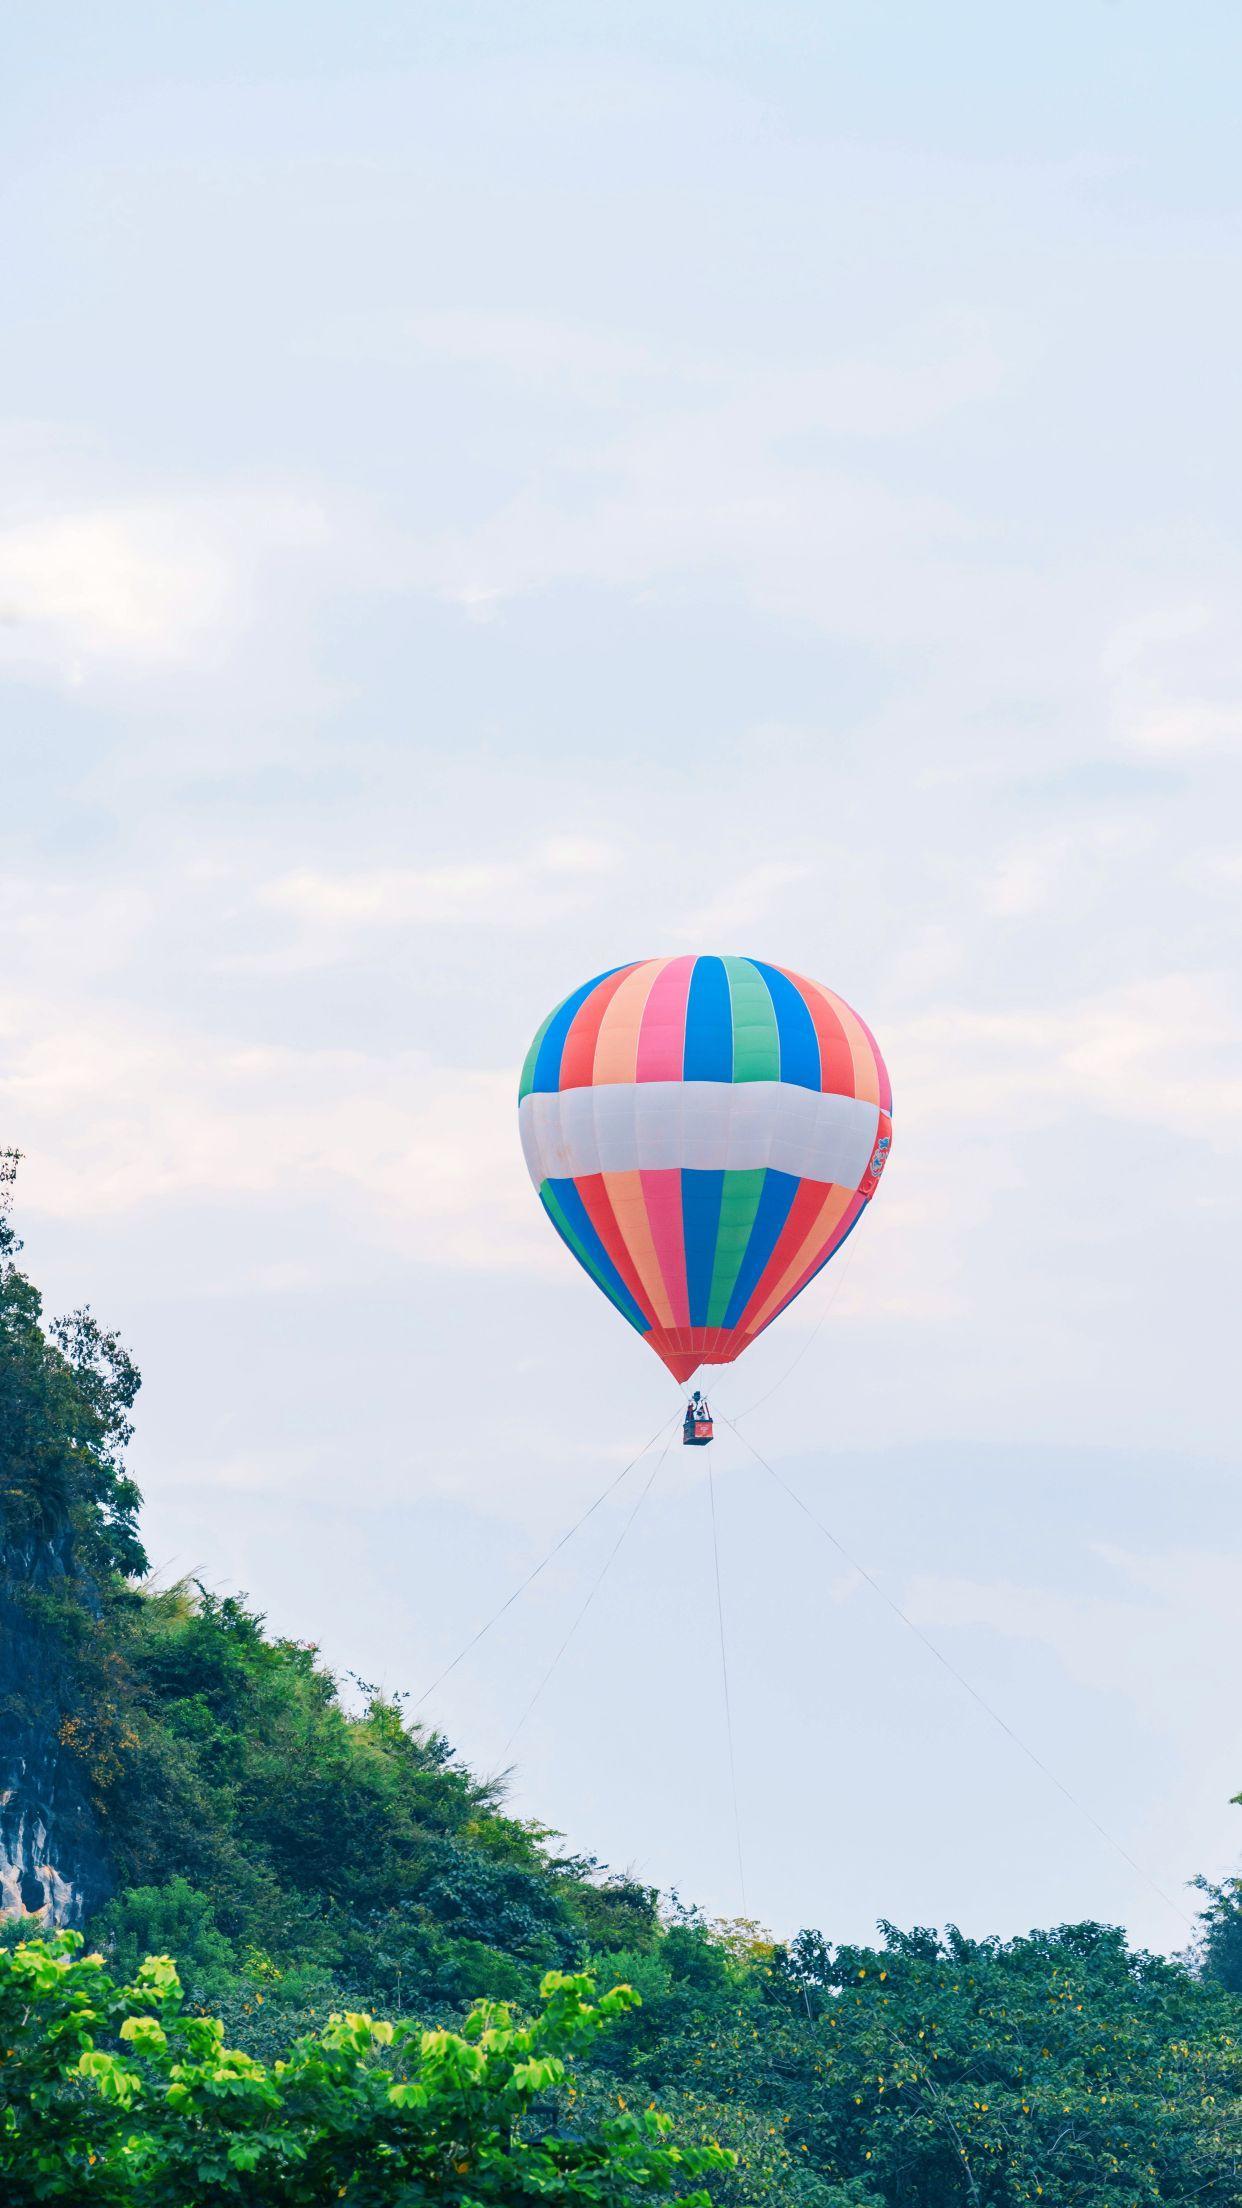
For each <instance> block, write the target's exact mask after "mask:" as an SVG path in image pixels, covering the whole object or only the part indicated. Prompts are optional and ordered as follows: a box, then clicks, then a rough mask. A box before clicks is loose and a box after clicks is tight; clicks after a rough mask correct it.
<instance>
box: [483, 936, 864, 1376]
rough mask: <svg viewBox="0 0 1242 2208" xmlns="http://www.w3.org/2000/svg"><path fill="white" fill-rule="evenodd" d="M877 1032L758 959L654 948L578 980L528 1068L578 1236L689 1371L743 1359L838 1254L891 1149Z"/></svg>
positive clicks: (547, 1172)
mask: <svg viewBox="0 0 1242 2208" xmlns="http://www.w3.org/2000/svg"><path fill="white" fill-rule="evenodd" d="M891 1110H892V1091H891V1088H890V1085H889V1079H888V1075H887V1073H886V1071H885V1067H884V1061H883V1059H882V1058H881V1056H880V1053H879V1050H878V1048H877V1046H876V1043H875V1039H874V1037H873V1036H872V1034H871V1032H870V1030H869V1029H868V1028H867V1027H866V1026H865V1025H864V1024H863V1022H862V1020H860V1019H859V1017H858V1014H857V1013H856V1012H852V1011H851V1010H850V1007H849V1006H848V1005H847V1004H845V1003H844V1002H843V1001H842V999H841V998H840V997H837V996H834V995H833V993H832V991H831V990H830V989H825V988H822V987H821V986H820V984H819V983H818V982H813V981H805V980H803V978H802V977H801V976H800V975H798V974H793V973H789V972H788V971H787V970H786V969H785V968H784V967H783V966H770V965H765V964H764V963H763V961H762V960H760V959H753V958H700V957H693V956H688V957H684V958H652V959H644V960H642V961H640V962H639V963H637V964H635V965H632V966H618V967H616V968H615V969H614V970H613V971H612V972H610V973H606V974H599V975H597V976H596V978H595V979H594V980H593V981H588V982H585V983H584V984H583V986H582V987H581V988H580V989H575V990H574V991H573V993H572V995H570V996H568V997H566V999H565V1001H564V1003H563V1004H560V1005H558V1006H557V1008H556V1010H555V1011H554V1012H552V1013H550V1014H549V1016H548V1018H547V1019H546V1020H545V1021H544V1023H543V1026H542V1027H541V1028H540V1030H539V1032H538V1034H537V1035H536V1037H535V1040H534V1042H533V1043H532V1044H531V1047H530V1050H529V1052H528V1053H527V1057H526V1063H525V1066H524V1067H523V1069H522V1081H521V1088H520V1092H519V1104H518V1111H519V1117H520V1122H521V1132H522V1147H523V1150H524V1152H525V1156H526V1163H527V1166H528V1168H529V1170H530V1176H531V1179H532V1180H533V1182H534V1184H535V1187H536V1188H537V1189H538V1191H539V1195H540V1198H541V1201H542V1203H543V1206H544V1209H545V1210H546V1212H547V1214H548V1217H549V1218H550V1219H551V1221H552V1224H553V1226H554V1227H555V1228H556V1231H557V1233H558V1234H559V1235H560V1236H561V1238H562V1240H563V1241H565V1242H567V1243H568V1245H569V1247H570V1249H571V1250H572V1251H573V1254H574V1256H575V1257H576V1258H577V1259H578V1260H579V1263H580V1264H582V1265H583V1266H585V1268H586V1270H587V1272H588V1273H589V1274H590V1275H591V1277H592V1279H593V1280H594V1281H595V1282H596V1283H597V1285H598V1286H599V1287H600V1288H602V1289H603V1291H604V1294H605V1295H606V1296H607V1297H608V1298H609V1300H610V1301H611V1302H612V1303H614V1304H615V1305H616V1308H617V1309H618V1311H620V1312H621V1313H622V1315H623V1317H625V1318H627V1319H628V1320H629V1322H630V1324H631V1326H633V1327H635V1328H636V1329H637V1331H638V1332H639V1333H640V1334H641V1335H642V1336H643V1338H644V1340H645V1341H647V1342H649V1343H650V1345H651V1347H652V1349H654V1350H655V1352H656V1354H657V1356H659V1357H662V1358H663V1360H664V1363H665V1364H666V1365H667V1366H668V1369H669V1371H670V1372H671V1373H673V1374H674V1376H675V1377H676V1378H677V1379H678V1380H688V1379H689V1377H690V1375H691V1374H692V1373H693V1372H694V1371H695V1370H696V1368H697V1367H698V1366H699V1365H701V1364H707V1365H725V1364H731V1363H732V1361H733V1359H734V1358H735V1357H739V1356H740V1355H741V1353H742V1351H743V1350H744V1349H745V1348H747V1346H748V1345H749V1344H750V1343H751V1342H752V1341H753V1340H754V1339H755V1336H756V1335H757V1334H761V1333H762V1332H763V1329H764V1328H765V1327H766V1326H770V1325H771V1323H772V1320H773V1319H774V1318H776V1317H777V1316H778V1315H779V1314H780V1312H782V1311H783V1310H784V1309H785V1307H786V1305H787V1304H789V1303H791V1302H792V1301H793V1299H794V1297H795V1296H796V1295H798V1294H799V1293H800V1292H801V1290H802V1289H803V1288H805V1287H806V1286H807V1284H808V1282H809V1281H811V1280H813V1279H814V1278H815V1275H816V1273H818V1272H819V1270H820V1268H821V1267H822V1266H824V1265H826V1264H827V1263H828V1260H829V1258H830V1257H832V1256H833V1255H834V1254H835V1252H836V1251H837V1250H839V1249H840V1247H841V1244H842V1243H843V1242H844V1240H845V1238H846V1236H847V1235H848V1234H849V1233H850V1232H851V1231H852V1229H853V1228H854V1226H855V1225H856V1224H857V1222H858V1220H859V1218H860V1217H861V1215H862V1213H863V1211H864V1209H865V1208H866V1205H867V1203H868V1202H869V1201H870V1199H871V1197H872V1196H873V1195H874V1193H875V1190H876V1187H877V1185H878V1183H879V1178H880V1174H881V1172H882V1171H883V1169H884V1164H885V1161H886V1159H887V1156H888V1151H889V1146H890V1144H891V1141H892V1119H891V1116H890V1114H891Z"/></svg>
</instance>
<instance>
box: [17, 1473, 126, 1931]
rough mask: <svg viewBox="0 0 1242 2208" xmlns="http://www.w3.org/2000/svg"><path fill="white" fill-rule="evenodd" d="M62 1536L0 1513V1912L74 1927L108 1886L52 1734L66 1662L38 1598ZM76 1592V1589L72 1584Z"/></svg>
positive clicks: (102, 1859)
mask: <svg viewBox="0 0 1242 2208" xmlns="http://www.w3.org/2000/svg"><path fill="white" fill-rule="evenodd" d="M70 1553H71V1552H70V1541H69V1533H68V1529H67V1528H66V1529H65V1530H64V1532H63V1533H57V1532H55V1531H53V1532H50V1533H48V1532H43V1533H40V1534H38V1535H36V1534H33V1533H30V1532H28V1531H25V1530H22V1531H21V1532H14V1531H12V1530H10V1531H9V1532H8V1533H7V1535H6V1529H5V1524H4V1520H3V1517H2V1516H0V1915H3V1916H6V1917H7V1916H16V1915H19V1914H21V1913H23V1912H25V1913H26V1914H28V1915H29V1914H37V1915H39V1916H41V1917H42V1919H43V1922H44V1924H45V1925H47V1926H48V1927H49V1928H50V1927H53V1926H58V1925H65V1924H78V1923H80V1922H81V1920H82V1918H83V1916H85V1915H88V1914H89V1913H90V1911H91V1910H92V1909H95V1908H97V1907H98V1905H99V1903H100V1902H101V1901H103V1900H104V1899H105V1898H106V1897H107V1895H108V1893H109V1892H110V1891H111V1887H112V1879H111V1875H110V1872H109V1866H108V1858H107V1851H106V1848H105V1846H104V1842H103V1836H102V1833H101V1831H100V1827H99V1821H98V1818H97V1817H96V1815H95V1812H94V1810H93V1808H92V1806H91V1802H90V1798H89V1794H88V1792H87V1787H86V1782H85V1775H84V1773H83V1771H82V1767H81V1764H80V1763H79V1761H78V1758H77V1757H76V1756H75V1755H74V1754H73V1752H72V1750H71V1749H70V1748H68V1747H67V1746H66V1745H65V1743H64V1741H63V1740H62V1738H61V1732H62V1726H63V1724H64V1719H65V1713H66V1707H67V1704H68V1700H69V1691H70V1684H71V1680H70V1662H69V1656H68V1652H67V1649H66V1646H65V1642H64V1639H63V1636H62V1634H61V1632H60V1631H58V1629H57V1626H56V1621H55V1613H54V1606H53V1604H52V1603H50V1602H49V1601H48V1599H47V1598H48V1597H49V1596H54V1595H55V1593H56V1591H57V1589H58V1587H59V1588H60V1589H62V1590H63V1588H64V1584H65V1581H66V1579H67V1576H68V1573H69V1570H70V1562H69V1558H70ZM79 1592H80V1590H79Z"/></svg>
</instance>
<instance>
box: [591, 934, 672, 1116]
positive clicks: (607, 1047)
mask: <svg viewBox="0 0 1242 2208" xmlns="http://www.w3.org/2000/svg"><path fill="white" fill-rule="evenodd" d="M671 964H672V960H671V959H668V958H648V959H645V960H644V961H643V964H642V965H641V966H636V967H635V968H634V970H633V972H632V973H629V974H627V975H626V977H625V979H624V981H623V982H622V984H621V987H620V988H619V989H618V990H617V992H616V995H615V996H614V997H613V999H612V1001H611V1003H610V1004H609V1005H608V1006H607V1008H606V1010H605V1012H604V1017H603V1019H602V1020H601V1022H600V1029H599V1036H598V1038H597V1040H596V1044H595V1062H594V1065H593V1066H592V1069H591V1080H592V1081H593V1082H594V1083H596V1084H597V1085H598V1084H599V1083H601V1082H606V1081H632V1080H633V1079H634V1077H635V1074H636V1072H637V1070H638V1037H639V1031H640V1029H641V1027H642V1024H643V1013H644V1012H645V1011H646V1009H647V999H648V997H649V996H650V995H651V992H652V990H653V988H654V987H655V984H656V982H657V981H658V980H659V978H660V975H661V974H662V973H663V972H664V969H665V967H666V966H670V965H671Z"/></svg>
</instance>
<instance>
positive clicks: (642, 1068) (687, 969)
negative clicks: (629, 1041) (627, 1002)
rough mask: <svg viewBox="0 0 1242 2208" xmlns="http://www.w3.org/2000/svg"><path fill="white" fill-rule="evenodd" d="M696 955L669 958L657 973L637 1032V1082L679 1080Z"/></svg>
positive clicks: (684, 1049) (684, 1052)
mask: <svg viewBox="0 0 1242 2208" xmlns="http://www.w3.org/2000/svg"><path fill="white" fill-rule="evenodd" d="M694 965H695V961H694V956H693V954H691V955H690V956H689V957H688V958H670V959H669V961H668V964H667V965H666V966H664V967H663V968H662V969H661V971H660V973H659V974H658V975H657V977H656V980H655V982H654V984H653V986H652V990H651V995H650V996H649V997H648V999H647V1002H646V1004H645V1005H644V1007H643V1018H642V1026H641V1027H640V1029H639V1031H638V1066H637V1071H636V1073H635V1079H636V1080H638V1081H680V1079H681V1074H682V1064H683V1061H684V1059H685V1054H686V1002H687V999H688V998H689V995H690V980H691V976H692V975H693V973H694Z"/></svg>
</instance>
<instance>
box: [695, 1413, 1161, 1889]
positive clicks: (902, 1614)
mask: <svg viewBox="0 0 1242 2208" xmlns="http://www.w3.org/2000/svg"><path fill="white" fill-rule="evenodd" d="M725 1424H726V1426H729V1427H731V1428H732V1430H733V1432H734V1433H735V1434H736V1435H737V1437H738V1440H739V1441H742V1442H745V1444H746V1447H747V1448H748V1449H749V1451H750V1453H751V1455H752V1457H754V1458H755V1460H756V1462H757V1463H759V1464H761V1465H762V1466H763V1469H764V1471H765V1472H768V1473H770V1474H771V1476H772V1478H773V1479H774V1480H775V1481H776V1484H777V1486H778V1487H782V1488H784V1490H785V1493H786V1495H788V1497H789V1499H790V1501H791V1502H792V1503H796V1504H797V1506H798V1509H799V1510H800V1511H802V1512H803V1514H804V1516H806V1517H807V1518H809V1519H810V1521H811V1524H812V1525H813V1526H815V1527H817V1528H818V1530H819V1532H820V1533H822V1534H823V1536H824V1539H825V1540H826V1541H830V1542H831V1544H832V1546H833V1548H834V1549H835V1550H836V1551H837V1553H838V1555H839V1556H842V1557H844V1559H845V1561H846V1563H847V1564H848V1565H849V1566H850V1569H851V1570H852V1571H855V1572H857V1573H858V1575H859V1577H860V1578H861V1579H865V1580H866V1582H867V1585H868V1586H869V1587H870V1588H871V1589H872V1590H873V1591H874V1593H875V1594H877V1595H878V1596H879V1598H880V1600H881V1602H882V1603H884V1604H885V1605H886V1607H887V1608H888V1609H889V1610H891V1611H892V1613H893V1615H894V1617H896V1618H900V1620H901V1622H902V1624H903V1625H904V1626H907V1627H908V1628H909V1630H910V1632H911V1633H913V1635H914V1637H915V1639H916V1640H918V1641H921V1642H922V1644H923V1646H924V1648H925V1649H926V1650H927V1651H928V1654H929V1655H931V1656H934V1657H935V1659H936V1662H937V1663H938V1664H941V1665H943V1667H944V1669H945V1670H946V1671H947V1672H948V1674H949V1676H950V1678H952V1679H956V1681H957V1683H958V1685H959V1687H961V1688H963V1689H964V1691H965V1692H966V1693H967V1694H968V1695H969V1696H970V1698H971V1700H972V1702H977V1703H978V1705H979V1708H980V1709H981V1710H982V1711H983V1712H984V1713H985V1715H986V1716H988V1717H990V1718H991V1720H992V1723H993V1724H994V1725H999V1727H1000V1729H1001V1731H1002V1732H1003V1733H1005V1734H1007V1735H1008V1737H1009V1739H1010V1740H1011V1741H1012V1742H1013V1744H1014V1747H1015V1748H1017V1749H1019V1750H1020V1751H1021V1753H1022V1754H1023V1755H1024V1756H1025V1757H1026V1758H1027V1761H1028V1762H1029V1763H1033V1764H1034V1766H1035V1769H1036V1770H1037V1771H1042V1773H1043V1775H1044V1777H1045V1778H1046V1779H1049V1780H1050V1781H1051V1783H1052V1784H1053V1786H1055V1788H1056V1790H1057V1792H1058V1794H1063V1795H1064V1797H1065V1799H1066V1801H1067V1802H1068V1803H1069V1804H1070V1806H1071V1807H1072V1808H1073V1809H1076V1810H1077V1812H1078V1814H1079V1816H1080V1817H1082V1818H1084V1819H1085V1820H1086V1822H1087V1824H1089V1825H1090V1827H1091V1829H1092V1831H1093V1832H1095V1833H1097V1834H1098V1835H1099V1838H1100V1839H1101V1840H1103V1842H1104V1843H1105V1845H1106V1847H1110V1848H1112V1850H1113V1851H1114V1853H1115V1854H1117V1855H1119V1856H1120V1857H1121V1860H1122V1862H1123V1863H1128V1864H1129V1866H1130V1869H1131V1870H1132V1871H1133V1872H1134V1873H1135V1874H1136V1876H1137V1877H1139V1878H1141V1879H1142V1880H1143V1883H1144V1884H1145V1885H1147V1886H1150V1888H1151V1890H1152V1892H1153V1893H1154V1894H1157V1895H1158V1896H1159V1898H1160V1900H1161V1901H1162V1902H1163V1903H1164V1905H1165V1907H1166V1908H1167V1909H1171V1910H1172V1912H1173V1914H1174V1916H1175V1917H1178V1918H1180V1919H1181V1922H1182V1923H1183V1924H1185V1925H1188V1926H1189V1927H1190V1929H1191V1931H1195V1930H1196V1929H1197V1927H1196V1925H1195V1923H1194V1920H1193V1919H1192V1918H1190V1917H1188V1916H1187V1915H1186V1912H1185V1910H1184V1909H1182V1908H1180V1907H1179V1905H1178V1903H1177V1902H1175V1901H1174V1900H1173V1899H1172V1897H1171V1895H1169V1894H1166V1892H1165V1890H1164V1888H1163V1886H1161V1885H1160V1884H1159V1882H1158V1880H1156V1879H1154V1878H1153V1877H1152V1875H1151V1872H1150V1871H1147V1870H1144V1868H1143V1865H1142V1864H1141V1863H1138V1862H1136V1861H1135V1859H1134V1857H1133V1856H1132V1855H1131V1854H1130V1851H1129V1849H1128V1848H1125V1847H1123V1846H1122V1844H1121V1842H1120V1840H1118V1839H1116V1838H1115V1837H1114V1835H1113V1834H1112V1833H1111V1832H1109V1831H1108V1829H1107V1827H1106V1826H1104V1825H1102V1824H1101V1823H1100V1821H1099V1819H1098V1817H1094V1816H1093V1815H1092V1813H1091V1811H1090V1810H1089V1809H1088V1808H1087V1806H1086V1804H1085V1802H1080V1801H1079V1799H1078V1797H1077V1795H1076V1794H1073V1793H1071V1791H1070V1789H1069V1787H1068V1786H1067V1785H1066V1784H1065V1781H1064V1780H1063V1779H1059V1778H1058V1777H1057V1774H1056V1772H1055V1771H1053V1770H1052V1769H1051V1767H1050V1766H1049V1765H1048V1764H1046V1763H1045V1762H1044V1760H1043V1757H1042V1756H1039V1755H1037V1754H1036V1752H1035V1750H1034V1749H1033V1748H1030V1747H1028V1746H1027V1743H1026V1742H1025V1741H1024V1740H1023V1738H1022V1736H1021V1734H1020V1733H1017V1732H1015V1731H1014V1728H1013V1726H1012V1725H1011V1724H1010V1723H1009V1722H1008V1720H1007V1719H1006V1718H1003V1717H1002V1716H1001V1714H1000V1711H999V1710H996V1709H993V1707H992V1704H991V1703H990V1702H989V1701H988V1700H987V1699H986V1697H985V1696H984V1695H982V1694H980V1692H979V1689H978V1688H977V1687H974V1686H972V1685H971V1683H970V1680H969V1679H967V1678H966V1677H965V1676H964V1675H963V1674H962V1673H961V1672H960V1671H959V1670H958V1668H957V1666H956V1664H953V1663H951V1662H950V1660H949V1658H948V1657H947V1656H946V1655H945V1654H944V1652H943V1650H942V1649H939V1648H937V1646H936V1643H935V1642H934V1641H933V1640H930V1639H929V1638H928V1636H927V1634H926V1633H924V1631H923V1629H922V1627H921V1626H920V1625H916V1624H915V1622H914V1619H913V1618H912V1617H910V1615H909V1613H908V1612H907V1611H905V1610H903V1609H902V1607H901V1604H900V1603H899V1602H895V1601H894V1599H893V1597H892V1596H891V1595H890V1594H888V1593H887V1592H886V1590H885V1589H884V1588H883V1587H882V1586H881V1585H880V1582H879V1580H878V1579H875V1578H873V1577H872V1575H871V1573H870V1572H869V1571H868V1570H867V1568H866V1565H865V1564H860V1563H859V1562H858V1559H857V1558H856V1557H854V1556H851V1555H850V1552H849V1550H848V1549H847V1548H846V1546H845V1543H844V1542H843V1541H840V1540H838V1538H837V1536H836V1534H835V1533H833V1531H832V1529H831V1527H829V1526H826V1525H825V1524H824V1521H823V1519H822V1518H820V1517H818V1516H817V1515H816V1513H815V1512H814V1511H813V1510H812V1509H811V1506H810V1504H809V1503H807V1502H804V1501H803V1498H802V1497H801V1495H799V1494H798V1492H797V1490H796V1489H795V1488H792V1487H791V1486H790V1485H789V1482H788V1480H785V1479H782V1477H781V1475H780V1473H779V1472H778V1471H777V1470H776V1467H775V1465H771V1464H769V1463H768V1460H767V1458H766V1457H765V1456H764V1455H763V1454H762V1452H761V1451H760V1450H758V1449H756V1447H755V1445H754V1442H753V1441H751V1439H750V1438H749V1436H748V1435H747V1434H743V1433H742V1432H741V1431H740V1430H739V1428H738V1427H737V1426H735V1425H734V1424H733V1420H732V1419H731V1418H728V1417H726V1418H725Z"/></svg>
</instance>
